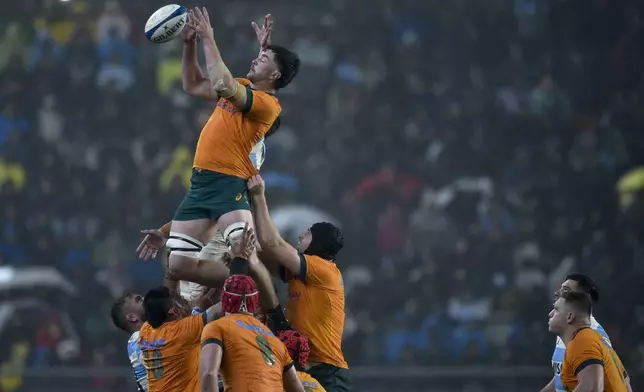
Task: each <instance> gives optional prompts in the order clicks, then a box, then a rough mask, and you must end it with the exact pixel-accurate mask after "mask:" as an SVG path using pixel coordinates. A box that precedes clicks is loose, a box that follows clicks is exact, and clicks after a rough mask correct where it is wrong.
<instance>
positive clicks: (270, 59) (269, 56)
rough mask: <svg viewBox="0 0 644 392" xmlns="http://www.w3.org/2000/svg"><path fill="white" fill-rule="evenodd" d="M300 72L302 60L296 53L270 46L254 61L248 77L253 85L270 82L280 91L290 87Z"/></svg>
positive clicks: (277, 46)
mask: <svg viewBox="0 0 644 392" xmlns="http://www.w3.org/2000/svg"><path fill="white" fill-rule="evenodd" d="M299 70H300V58H299V57H298V56H297V54H296V53H295V52H291V51H290V50H288V49H286V48H285V47H282V46H279V45H268V47H266V50H264V51H262V52H261V53H260V54H259V57H257V58H256V59H255V60H253V62H252V64H251V66H250V70H249V71H248V75H247V77H248V79H249V80H250V81H251V82H252V83H253V84H258V83H266V82H268V83H270V85H271V86H272V87H273V88H274V89H275V90H279V89H282V88H284V87H286V86H288V84H289V83H291V81H292V80H293V78H295V75H297V73H298V71H299Z"/></svg>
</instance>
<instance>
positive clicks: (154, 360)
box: [143, 350, 163, 380]
mask: <svg viewBox="0 0 644 392" xmlns="http://www.w3.org/2000/svg"><path fill="white" fill-rule="evenodd" d="M143 357H144V358H145V362H146V367H145V368H146V369H147V370H148V377H152V378H154V379H155V380H158V379H160V378H161V377H163V355H161V350H151V351H147V350H146V351H143Z"/></svg>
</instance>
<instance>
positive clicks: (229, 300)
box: [221, 274, 260, 314]
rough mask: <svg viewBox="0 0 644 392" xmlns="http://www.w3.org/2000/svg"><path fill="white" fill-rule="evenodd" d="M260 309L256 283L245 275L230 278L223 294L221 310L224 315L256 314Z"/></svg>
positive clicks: (225, 284)
mask: <svg viewBox="0 0 644 392" xmlns="http://www.w3.org/2000/svg"><path fill="white" fill-rule="evenodd" d="M259 309H260V307H259V292H258V290H257V285H256V284H255V281H254V280H253V279H252V278H251V277H250V276H248V275H243V274H236V275H232V276H229V277H228V279H226V281H225V282H224V290H223V292H222V293H221V310H222V311H223V312H224V313H250V314H255V313H256V312H258V311H259Z"/></svg>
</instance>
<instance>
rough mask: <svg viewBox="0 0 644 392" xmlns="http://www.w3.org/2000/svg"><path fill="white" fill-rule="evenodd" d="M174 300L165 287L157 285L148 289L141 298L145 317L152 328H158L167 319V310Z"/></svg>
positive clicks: (170, 307) (168, 310)
mask: <svg viewBox="0 0 644 392" xmlns="http://www.w3.org/2000/svg"><path fill="white" fill-rule="evenodd" d="M173 304H174V302H173V301H172V295H171V293H170V290H169V289H168V288H167V287H159V288H156V289H152V290H150V291H148V293H147V294H146V295H145V297H144V298H143V309H144V310H145V318H146V319H147V321H148V324H150V326H151V327H152V328H159V327H160V326H161V325H163V323H165V322H166V321H168V318H169V317H170V315H169V312H170V309H172V306H173Z"/></svg>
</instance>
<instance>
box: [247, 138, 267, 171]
mask: <svg viewBox="0 0 644 392" xmlns="http://www.w3.org/2000/svg"><path fill="white" fill-rule="evenodd" d="M265 159H266V144H264V138H261V139H260V141H258V142H257V144H255V146H254V147H253V149H252V150H251V151H250V161H251V162H253V166H255V169H257V170H259V169H261V168H262V165H263V164H264V160H265Z"/></svg>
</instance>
